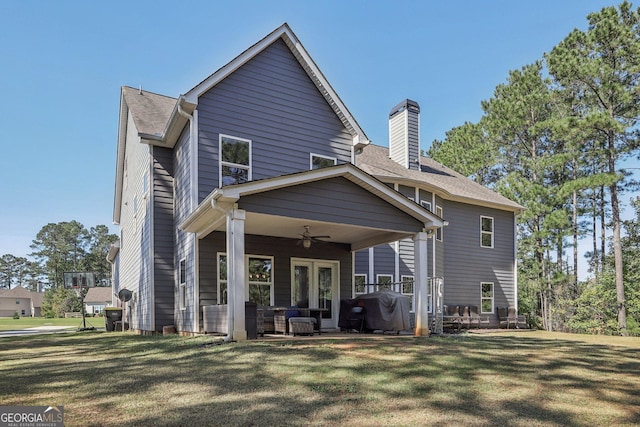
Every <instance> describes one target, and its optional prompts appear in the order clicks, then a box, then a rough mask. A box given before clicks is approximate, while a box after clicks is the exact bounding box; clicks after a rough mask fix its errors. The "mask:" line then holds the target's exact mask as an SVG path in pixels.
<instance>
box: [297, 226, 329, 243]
mask: <svg viewBox="0 0 640 427" xmlns="http://www.w3.org/2000/svg"><path fill="white" fill-rule="evenodd" d="M309 228H310V227H309V226H308V225H305V226H304V232H303V233H302V234H300V237H301V238H300V240H298V244H302V246H303V247H304V248H305V249H309V248H310V247H311V242H324V241H323V240H320V239H330V238H331V236H312V235H311V232H310V231H309Z"/></svg>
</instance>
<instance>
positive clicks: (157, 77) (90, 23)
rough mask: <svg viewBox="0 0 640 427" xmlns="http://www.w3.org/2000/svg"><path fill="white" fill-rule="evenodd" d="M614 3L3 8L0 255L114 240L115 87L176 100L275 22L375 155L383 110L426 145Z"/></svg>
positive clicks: (13, 2)
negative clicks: (295, 41)
mask: <svg viewBox="0 0 640 427" xmlns="http://www.w3.org/2000/svg"><path fill="white" fill-rule="evenodd" d="M614 4H618V3H617V2H606V1H596V0H579V1H578V0H564V1H557V0H536V1H532V0H528V1H515V0H511V1H488V0H487V1H470V0H467V1H464V0H463V1H451V2H450V1H441V2H436V1H414V2H410V1H404V0H394V1H364V0H361V1H347V0H342V1H321V0H317V1H302V0H300V1H260V2H259V1H242V0H234V1H233V2H229V1H224V2H223V1H189V0H186V1H164V0H153V1H151V0H149V1H119V0H110V1H104V2H97V1H70V0H67V1H62V0H60V1H35V0H3V1H0V61H1V62H0V64H1V65H0V93H2V95H3V97H4V99H3V102H1V103H0V144H1V147H2V154H1V155H0V255H2V254H5V253H11V254H14V255H17V256H25V255H27V254H28V253H29V252H30V248H29V245H30V244H31V242H32V240H33V239H34V238H35V236H36V234H37V232H38V231H39V230H40V229H41V228H42V226H44V225H46V224H47V223H49V222H60V221H70V220H73V219H75V220H78V221H80V222H81V223H83V224H84V225H85V226H87V227H91V226H95V225H98V224H106V225H108V226H110V227H111V229H112V231H113V232H116V228H115V227H114V226H113V225H112V210H113V189H114V173H115V154H116V142H117V124H118V108H119V95H120V86H122V85H127V86H133V87H140V86H141V87H142V88H143V89H145V90H149V91H152V92H156V93H161V94H165V95H170V96H174V97H177V96H178V95H180V94H182V93H185V92H187V91H188V90H189V89H191V88H192V87H193V86H195V85H196V84H197V83H199V82H200V81H201V80H203V79H204V78H205V77H207V76H208V75H209V74H211V73H212V72H214V71H215V70H217V69H218V68H220V67H221V66H223V65H224V64H226V63H227V62H228V61H230V60H231V59H233V58H234V57H235V56H236V55H238V54H240V53H241V52H242V51H243V50H245V49H246V48H247V47H249V46H250V45H252V44H253V43H255V42H256V41H258V40H259V39H261V38H262V37H264V36H265V35H266V34H268V33H269V32H271V31H272V30H273V29H275V28H276V27H278V26H279V25H281V24H282V23H283V22H287V23H289V25H290V26H291V27H292V29H293V31H294V32H295V33H296V35H297V36H298V38H299V39H300V40H301V42H302V44H303V45H304V46H305V48H306V49H307V51H308V52H309V53H310V55H311V56H312V57H313V58H314V60H315V61H316V63H317V64H318V66H319V67H320V69H321V70H322V71H323V73H324V74H325V76H326V77H327V78H328V80H329V82H330V83H331V84H332V85H333V87H334V89H335V90H336V91H337V92H338V94H339V95H340V97H341V98H342V100H343V101H344V103H345V104H346V105H347V107H348V108H349V109H350V111H351V113H352V114H353V115H354V116H355V117H356V119H357V120H358V122H359V123H360V125H361V127H362V128H363V129H364V131H365V132H366V133H367V135H368V136H369V138H370V139H371V140H372V141H373V142H374V143H376V144H380V145H387V132H388V130H387V117H388V113H389V110H390V109H391V107H393V106H394V105H395V104H397V103H398V102H400V101H402V100H403V99H405V98H411V99H414V100H416V101H417V102H418V103H419V104H420V106H421V132H422V135H421V137H422V144H421V145H422V148H423V149H425V150H426V149H428V148H429V146H430V144H431V141H433V140H434V139H442V138H443V137H444V135H445V132H446V131H447V130H449V129H451V128H452V127H455V126H458V125H460V124H462V123H464V122H465V121H477V120H478V119H479V118H480V116H481V109H480V102H481V101H482V100H485V99H489V98H490V97H491V96H492V94H493V90H494V88H495V87H496V86H497V85H498V84H500V83H504V82H505V81H506V78H507V75H508V72H509V70H512V69H517V68H520V67H522V66H523V65H526V64H529V63H532V62H533V61H536V60H538V59H540V58H542V55H543V54H544V53H545V52H548V51H549V50H551V49H552V48H553V46H555V45H556V44H557V43H558V42H559V41H561V40H562V39H563V38H564V37H565V36H566V35H567V34H568V33H569V32H570V31H571V30H572V29H574V28H581V29H586V25H587V20H586V16H587V14H588V13H590V12H594V11H598V10H600V9H601V8H602V7H605V6H610V5H614ZM625 200H628V197H627V196H625Z"/></svg>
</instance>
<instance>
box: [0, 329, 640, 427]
mask: <svg viewBox="0 0 640 427" xmlns="http://www.w3.org/2000/svg"><path fill="white" fill-rule="evenodd" d="M340 338H342V339H339V338H331V337H324V338H322V339H320V340H317V339H304V338H302V339H296V340H265V341H248V342H242V343H231V344H223V345H206V344H208V343H211V342H212V338H211V337H190V338H186V337H178V336H172V337H162V336H152V337H148V336H138V335H134V334H131V333H106V332H88V333H71V334H57V335H47V336H30V337H11V338H3V339H0V378H2V381H0V405H64V409H65V421H66V422H65V425H67V426H146V425H153V426H174V425H175V426H193V427H195V426H217V425H220V426H273V425H279V426H302V425H305V426H306V425H326V426H358V427H360V426H388V425H398V426H417V425H420V426H428V425H468V426H613V425H615V426H631V425H638V424H640V340H639V339H637V338H619V337H618V338H616V337H591V336H579V335H568V334H550V333H545V332H521V333H506V332H504V333H499V334H478V335H461V336H458V337H446V338H445V337H432V338H414V337H391V336H388V337H371V336H366V335H365V336H363V337H360V336H358V335H357V334H353V335H347V339H344V337H340Z"/></svg>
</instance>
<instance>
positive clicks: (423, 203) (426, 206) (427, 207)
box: [420, 200, 433, 212]
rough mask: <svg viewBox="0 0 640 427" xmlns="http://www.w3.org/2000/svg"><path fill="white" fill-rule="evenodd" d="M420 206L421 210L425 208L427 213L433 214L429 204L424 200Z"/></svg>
mask: <svg viewBox="0 0 640 427" xmlns="http://www.w3.org/2000/svg"><path fill="white" fill-rule="evenodd" d="M420 204H421V205H422V207H423V208H425V209H426V210H428V211H429V212H433V211H432V210H431V202H427V201H426V200H423V201H421V202H420Z"/></svg>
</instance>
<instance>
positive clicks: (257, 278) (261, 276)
mask: <svg viewBox="0 0 640 427" xmlns="http://www.w3.org/2000/svg"><path fill="white" fill-rule="evenodd" d="M246 265H247V269H248V271H247V273H246V274H247V279H248V282H249V301H251V302H255V303H256V304H258V305H262V306H268V305H273V257H269V256H254V255H251V256H249V257H247V263H246Z"/></svg>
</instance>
